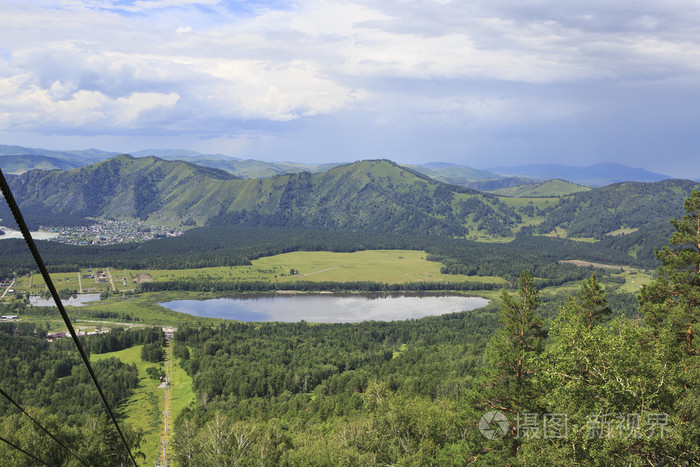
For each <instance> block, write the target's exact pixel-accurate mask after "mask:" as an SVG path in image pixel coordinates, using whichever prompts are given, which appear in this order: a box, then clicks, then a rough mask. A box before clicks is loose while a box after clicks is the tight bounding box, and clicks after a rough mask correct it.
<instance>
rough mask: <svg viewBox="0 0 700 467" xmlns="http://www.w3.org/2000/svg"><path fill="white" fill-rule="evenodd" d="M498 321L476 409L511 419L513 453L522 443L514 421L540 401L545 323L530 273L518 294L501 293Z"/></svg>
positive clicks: (523, 276)
mask: <svg viewBox="0 0 700 467" xmlns="http://www.w3.org/2000/svg"><path fill="white" fill-rule="evenodd" d="M501 301H502V302H501V310H500V318H499V321H500V323H501V325H502V326H503V327H502V328H501V329H500V330H498V331H497V332H496V333H495V335H494V337H493V338H492V339H491V343H490V348H489V351H488V352H489V360H490V361H489V366H488V367H487V369H486V370H485V371H484V373H483V375H482V376H481V377H480V380H479V382H478V383H477V386H480V389H481V391H480V394H479V395H478V396H477V400H476V402H477V404H476V405H477V407H478V408H479V409H481V410H483V411H487V410H497V411H501V412H504V413H505V414H506V415H507V416H509V418H510V419H511V434H512V435H513V436H512V440H511V443H510V451H511V453H512V454H515V452H516V451H517V449H518V446H519V445H520V440H519V439H518V438H517V437H516V436H515V434H516V432H515V428H516V424H515V420H516V419H517V417H518V415H519V414H521V413H525V412H535V411H537V410H536V409H537V407H535V403H536V400H537V398H538V394H537V390H536V385H535V382H534V378H533V375H534V370H535V359H536V356H537V355H538V354H539V353H540V352H541V351H542V338H543V330H542V325H543V320H542V318H541V317H540V316H539V315H538V314H537V313H536V310H537V308H538V307H539V306H540V303H541V301H540V297H539V291H538V290H537V287H535V283H534V279H533V277H532V275H531V274H530V273H529V272H527V271H526V272H523V273H522V274H521V275H520V280H519V284H518V294H517V295H515V296H514V295H511V294H509V293H508V292H506V291H503V292H502V294H501Z"/></svg>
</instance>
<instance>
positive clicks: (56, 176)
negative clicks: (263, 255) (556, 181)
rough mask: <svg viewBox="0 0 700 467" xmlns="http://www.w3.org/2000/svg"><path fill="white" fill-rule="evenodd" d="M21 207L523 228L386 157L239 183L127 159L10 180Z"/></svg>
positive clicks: (484, 202)
mask: <svg viewBox="0 0 700 467" xmlns="http://www.w3.org/2000/svg"><path fill="white" fill-rule="evenodd" d="M12 188H13V190H14V192H15V197H16V198H17V199H18V200H20V203H21V206H22V207H23V208H24V209H27V210H29V211H30V212H33V213H40V212H47V213H54V214H63V215H67V216H83V217H87V216H89V217H105V218H114V219H132V218H138V219H142V220H146V221H148V222H151V223H157V224H165V225H178V224H180V223H182V224H184V225H207V224H208V225H237V224H242V225H266V226H286V227H311V228H322V229H334V230H335V229H344V230H372V231H380V232H400V233H420V234H428V235H450V236H464V235H467V234H468V233H469V232H471V231H474V232H478V233H479V234H483V235H488V236H496V237H510V236H512V235H513V229H514V228H515V227H517V225H518V223H519V222H521V221H522V216H521V215H520V214H518V213H517V212H516V211H515V209H514V208H512V207H511V206H509V205H507V204H505V203H503V202H502V201H500V200H499V199H498V198H497V197H495V196H491V195H485V194H482V193H480V192H477V191H476V190H472V189H469V188H461V187H456V186H452V185H447V184H445V183H442V182H438V181H435V180H432V179H430V178H429V177H426V176H424V175H422V174H419V173H417V172H413V171H411V170H408V169H406V168H402V167H400V166H398V165H397V164H395V163H393V162H390V161H386V160H375V161H361V162H355V163H353V164H348V165H343V166H340V167H336V168H333V169H331V170H328V171H326V172H323V173H317V174H311V173H308V172H303V173H299V174H289V175H281V176H275V177H271V178H264V179H252V180H241V179H238V178H236V177H234V176H233V175H231V174H229V173H227V172H224V171H222V170H218V169H211V168H205V167H201V166H197V165H194V164H191V163H187V162H181V161H175V162H173V161H164V160H162V159H158V158H155V157H148V158H141V159H136V158H133V157H131V156H128V155H121V156H117V157H115V158H112V159H109V160H107V161H104V162H100V163H97V164H94V165H91V166H88V167H82V168H79V169H74V170H69V171H65V172H58V171H53V172H45V171H31V172H27V173H25V174H23V175H21V176H19V177H17V178H16V179H15V180H13V181H12Z"/></svg>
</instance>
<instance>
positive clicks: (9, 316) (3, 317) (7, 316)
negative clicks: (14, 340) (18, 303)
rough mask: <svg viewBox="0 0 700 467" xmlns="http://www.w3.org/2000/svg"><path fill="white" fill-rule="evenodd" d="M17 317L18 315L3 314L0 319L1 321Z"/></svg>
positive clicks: (16, 318) (13, 319) (12, 319)
mask: <svg viewBox="0 0 700 467" xmlns="http://www.w3.org/2000/svg"><path fill="white" fill-rule="evenodd" d="M18 319H19V316H17V315H3V316H2V318H0V320H2V321H17V320H18Z"/></svg>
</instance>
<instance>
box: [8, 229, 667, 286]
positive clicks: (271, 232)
mask: <svg viewBox="0 0 700 467" xmlns="http://www.w3.org/2000/svg"><path fill="white" fill-rule="evenodd" d="M628 237H631V236H630V235H626V236H619V237H607V238H606V239H605V240H602V241H600V242H598V243H595V244H589V243H580V242H571V241H569V240H565V239H558V238H549V237H536V236H532V235H528V234H523V235H519V236H517V237H516V238H515V240H513V241H512V242H509V243H505V244H500V243H479V242H474V241H470V240H464V239H452V238H439V237H425V236H418V235H383V234H378V233H361V232H347V231H323V230H310V229H292V228H264V227H243V226H229V227H216V228H214V227H206V228H197V229H193V230H190V231H187V232H186V233H185V234H184V235H182V236H181V237H177V238H165V239H159V240H152V241H149V242H146V243H144V244H141V245H138V244H134V243H125V244H121V245H112V246H106V247H98V246H72V245H63V244H59V243H54V242H48V241H41V242H38V246H39V250H40V251H41V255H42V258H43V259H44V261H45V263H46V265H47V268H48V269H49V271H50V272H72V271H76V270H78V268H89V267H94V266H102V265H105V264H108V265H110V266H112V267H115V268H127V269H148V268H153V269H185V268H198V267H208V266H236V265H245V264H250V261H251V260H253V259H256V258H260V257H262V256H271V255H276V254H280V253H287V252H290V251H335V252H352V251H359V250H371V249H375V250H380V249H413V250H424V251H426V252H427V253H428V257H427V258H428V259H429V260H433V261H438V262H441V263H443V264H444V265H445V267H444V268H443V273H445V274H466V275H484V276H500V277H503V278H504V279H506V280H507V281H509V282H512V283H515V282H516V281H517V279H518V276H519V274H520V272H521V271H522V270H523V269H531V270H532V272H533V274H534V275H536V276H537V277H539V278H541V279H542V280H543V281H546V283H545V282H543V283H542V284H539V285H540V286H543V285H555V284H561V283H564V282H566V281H569V280H580V279H583V278H584V277H585V271H582V270H581V269H580V268H576V267H575V266H572V265H570V264H560V263H559V262H558V261H560V260H567V259H581V260H587V261H594V262H603V263H609V264H610V263H612V264H618V265H633V266H640V267H647V268H649V267H654V265H655V261H654V258H653V251H654V246H660V245H661V243H656V242H661V240H660V238H658V236H654V237H653V238H651V239H649V238H647V241H646V242H642V243H641V248H639V247H640V243H629V241H630V239H629V238H628ZM637 240H639V239H637ZM633 246H636V247H637V249H636V252H637V254H636V257H633V256H630V255H629V253H628V250H629V249H630V248H632V247H633ZM173 251H177V252H178V254H177V255H173V254H172V252H173ZM0 256H2V258H3V260H2V264H1V265H0V279H3V278H11V277H12V276H13V275H14V274H25V273H28V272H30V271H31V268H30V267H29V266H28V265H29V264H32V263H31V257H30V256H29V253H28V251H27V248H26V245H25V244H24V242H23V241H22V240H18V239H10V240H3V241H2V242H0Z"/></svg>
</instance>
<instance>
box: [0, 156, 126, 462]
mask: <svg viewBox="0 0 700 467" xmlns="http://www.w3.org/2000/svg"><path fill="white" fill-rule="evenodd" d="M0 190H1V191H2V194H3V196H4V197H5V202H6V203H7V206H8V207H9V208H10V211H12V215H13V216H14V218H15V222H17V226H18V227H19V230H20V231H21V232H22V236H23V237H24V241H25V243H26V244H27V247H29V251H30V252H31V254H32V256H33V257H34V262H36V265H37V267H38V268H39V271H41V275H42V276H43V278H44V282H46V286H47V287H48V289H49V292H51V296H52V297H53V300H54V302H55V303H56V306H57V307H58V311H60V312H61V316H62V317H63V321H64V322H65V324H66V327H67V328H68V331H69V332H70V335H71V337H72V338H73V342H75V346H76V347H77V348H78V352H79V353H80V357H81V358H82V359H83V362H84V363H85V367H86V368H87V369H88V372H89V373H90V378H91V379H92V382H93V383H94V384H95V387H96V388H97V392H98V393H99V394H100V398H101V399H102V403H103V404H104V406H105V409H106V410H107V413H109V416H110V418H111V419H112V423H113V424H114V427H115V428H116V429H117V432H118V433H119V437H120V438H121V440H122V443H123V444H124V447H125V448H126V450H127V452H128V453H129V457H131V461H132V462H133V463H134V465H138V464H137V463H136V459H135V458H134V455H133V454H132V453H131V448H129V443H127V441H126V437H125V436H124V433H122V430H121V428H119V424H118V423H117V419H116V417H115V416H114V413H113V412H112V408H111V407H110V406H109V403H108V402H107V397H106V396H105V394H104V392H103V391H102V386H100V382H99V381H98V380H97V376H96V375H95V371H94V370H93V369H92V365H90V359H89V358H88V356H87V353H86V352H85V349H83V345H82V344H81V343H80V339H78V333H76V332H75V329H74V328H73V323H71V321H70V318H69V317H68V313H67V312H66V309H65V308H64V307H63V303H62V302H61V298H60V297H59V296H58V292H57V291H56V287H55V286H54V284H53V281H52V280H51V276H49V272H48V270H47V269H46V266H45V265H44V261H43V260H42V259H41V255H40V254H39V250H38V248H37V247H36V243H34V239H33V238H32V234H31V233H30V232H29V227H27V224H26V222H25V221H24V217H22V212H21V211H20V209H19V206H18V205H17V203H16V202H15V198H14V196H12V190H10V186H9V185H8V184H7V180H5V175H4V174H3V173H2V169H0Z"/></svg>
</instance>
